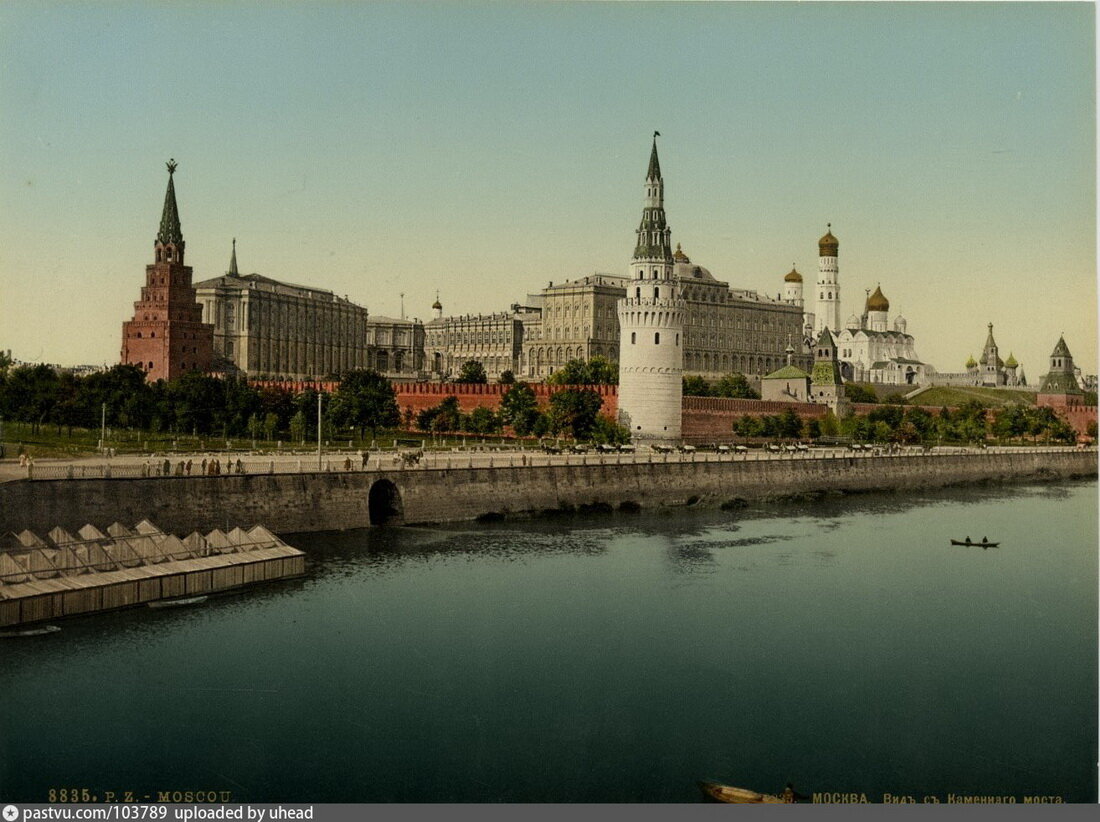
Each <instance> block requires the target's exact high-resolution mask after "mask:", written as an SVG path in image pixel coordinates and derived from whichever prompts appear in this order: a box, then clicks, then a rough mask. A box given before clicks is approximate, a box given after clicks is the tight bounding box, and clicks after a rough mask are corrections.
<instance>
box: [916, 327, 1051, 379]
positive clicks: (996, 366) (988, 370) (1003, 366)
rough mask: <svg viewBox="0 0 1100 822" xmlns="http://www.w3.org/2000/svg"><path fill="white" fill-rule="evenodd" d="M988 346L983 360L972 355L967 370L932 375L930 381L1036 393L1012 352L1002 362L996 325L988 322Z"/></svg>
mask: <svg viewBox="0 0 1100 822" xmlns="http://www.w3.org/2000/svg"><path fill="white" fill-rule="evenodd" d="M988 328H989V331H988V333H987V334H986V338H985V345H983V346H982V356H981V359H980V360H975V359H974V355H973V354H971V355H970V357H969V358H967V361H966V365H965V368H966V370H965V371H959V372H932V373H931V374H930V377H929V381H930V382H931V383H932V384H933V385H959V386H978V387H985V388H1005V387H1008V388H1021V389H1025V390H1028V391H1034V390H1035V388H1034V387H1029V386H1028V384H1027V377H1026V376H1025V375H1024V369H1023V366H1021V365H1020V364H1019V363H1018V362H1017V361H1016V357H1014V356H1013V355H1012V353H1011V352H1010V353H1009V355H1008V359H1007V360H1003V359H1001V356H1000V347H999V346H998V345H997V341H996V340H995V339H994V338H993V323H989V326H988Z"/></svg>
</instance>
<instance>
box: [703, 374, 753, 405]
mask: <svg viewBox="0 0 1100 822" xmlns="http://www.w3.org/2000/svg"><path fill="white" fill-rule="evenodd" d="M711 394H712V395H713V396H715V397H729V398H731V399H741V400H758V399H760V394H759V392H757V391H755V390H753V387H752V386H751V385H749V381H748V379H747V378H746V377H745V375H744V374H726V375H725V376H724V377H722V379H720V380H718V382H716V383H715V384H714V385H713V386H712V387H711Z"/></svg>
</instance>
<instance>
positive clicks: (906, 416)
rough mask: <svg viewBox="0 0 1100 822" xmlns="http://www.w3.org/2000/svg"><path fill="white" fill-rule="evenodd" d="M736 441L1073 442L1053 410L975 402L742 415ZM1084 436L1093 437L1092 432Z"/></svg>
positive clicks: (735, 428)
mask: <svg viewBox="0 0 1100 822" xmlns="http://www.w3.org/2000/svg"><path fill="white" fill-rule="evenodd" d="M733 431H734V433H735V434H737V435H738V436H740V437H750V438H768V439H818V438H819V437H838V436H839V437H847V438H850V439H852V440H854V441H857V442H899V443H909V444H917V443H926V444H927V443H935V442H947V443H973V442H984V441H986V440H987V439H990V438H993V439H997V440H1002V441H1028V442H1036V441H1052V442H1073V441H1074V440H1075V439H1076V436H1077V435H1076V433H1075V432H1074V430H1073V428H1072V426H1070V425H1069V424H1068V423H1066V421H1065V420H1063V419H1062V418H1061V417H1059V416H1058V414H1057V413H1056V412H1055V411H1054V409H1053V408H1048V407H1045V406H1034V405H1018V404H1015V403H1014V404H1010V405H1005V406H1002V407H1000V408H997V409H993V410H992V411H991V410H990V408H989V407H988V406H986V405H984V404H983V403H981V402H978V401H976V400H968V401H967V402H965V403H963V404H962V405H960V406H958V407H957V408H955V409H954V410H952V409H948V408H941V409H940V411H939V412H938V413H932V412H930V411H928V410H926V409H924V408H920V407H918V406H908V407H907V406H902V405H894V404H890V405H881V406H880V407H878V408H876V409H874V410H873V411H870V412H868V413H866V414H850V415H848V416H846V417H844V418H843V419H839V420H838V419H837V418H836V416H835V415H833V413H832V412H831V411H830V412H826V414H825V416H824V417H822V418H821V419H807V420H802V419H800V418H799V417H798V415H797V414H796V413H795V412H794V411H793V410H791V409H787V410H786V411H784V412H783V413H782V414H778V415H769V416H759V417H751V416H747V415H746V416H743V417H741V418H739V419H738V420H736V421H735V422H734V424H733ZM1090 436H1095V431H1093V432H1092V433H1091V434H1090Z"/></svg>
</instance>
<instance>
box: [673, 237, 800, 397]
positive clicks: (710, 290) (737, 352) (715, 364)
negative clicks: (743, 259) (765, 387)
mask: <svg viewBox="0 0 1100 822" xmlns="http://www.w3.org/2000/svg"><path fill="white" fill-rule="evenodd" d="M673 263H674V264H673V279H674V280H675V282H676V285H677V288H678V289H679V292H680V294H682V295H683V299H684V303H685V310H684V373H685V374H687V375H690V376H700V377H705V378H707V379H711V380H714V379H718V378H720V377H722V376H724V375H725V374H730V373H738V374H751V375H754V376H759V375H764V374H768V373H770V372H771V371H773V370H775V369H776V368H779V367H780V366H782V365H783V363H784V361H785V358H784V353H783V352H784V350H785V349H786V348H787V346H788V345H791V344H792V342H797V343H799V346H798V348H797V350H796V351H795V354H794V357H793V362H794V364H795V365H798V366H801V367H803V368H809V367H810V364H811V362H812V358H811V357H810V355H809V354H808V353H806V351H805V350H804V346H803V345H802V340H803V338H804V336H805V331H804V328H803V324H804V323H803V314H802V307H801V306H799V305H797V304H795V303H794V302H790V301H786V300H775V299H772V298H770V297H767V296H765V295H763V294H760V293H758V292H756V291H751V290H749V289H743V288H732V287H730V284H729V283H728V282H723V281H722V280H718V279H716V278H715V277H714V275H712V274H711V273H710V271H709V270H707V269H706V268H703V267H702V266H700V265H696V264H694V263H692V261H691V259H690V258H689V257H688V256H687V255H686V254H685V253H684V252H683V250H682V249H681V248H680V246H679V245H677V247H676V253H675V254H674V255H673Z"/></svg>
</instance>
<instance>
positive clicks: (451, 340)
mask: <svg viewBox="0 0 1100 822" xmlns="http://www.w3.org/2000/svg"><path fill="white" fill-rule="evenodd" d="M436 306H438V307H433V308H434V310H435V313H436V316H435V317H434V318H433V319H432V320H430V321H429V322H428V323H427V324H426V325H425V326H424V353H425V367H426V369H427V370H428V371H430V372H431V375H432V377H434V378H435V379H453V378H454V377H457V376H458V373H459V371H460V370H461V369H462V365H463V363H465V362H467V361H468V360H476V361H478V362H480V363H481V365H482V366H483V367H484V368H485V373H486V375H487V376H488V378H489V379H490V380H496V379H499V377H500V375H501V374H503V373H504V372H505V371H511V372H512V373H513V374H519V373H522V372H521V371H520V368H521V363H522V359H523V339H524V323H525V321H527V320H529V319H535V318H537V317H538V314H539V311H538V309H533V308H526V307H524V306H520V305H515V306H513V307H512V310H510V311H501V312H498V313H496V314H465V315H462V316H456V317H444V316H443V306H442V304H440V303H439V300H438V299H437V300H436Z"/></svg>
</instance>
